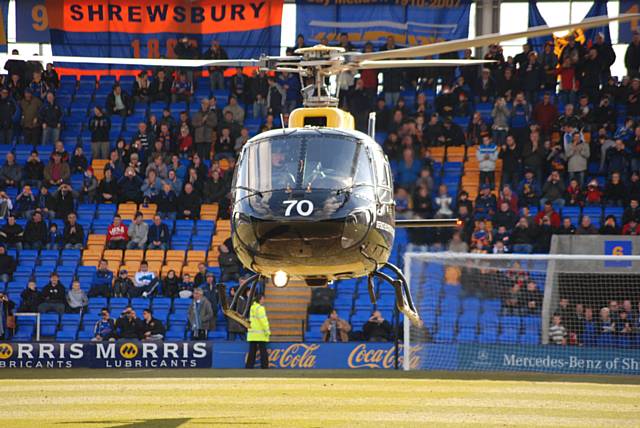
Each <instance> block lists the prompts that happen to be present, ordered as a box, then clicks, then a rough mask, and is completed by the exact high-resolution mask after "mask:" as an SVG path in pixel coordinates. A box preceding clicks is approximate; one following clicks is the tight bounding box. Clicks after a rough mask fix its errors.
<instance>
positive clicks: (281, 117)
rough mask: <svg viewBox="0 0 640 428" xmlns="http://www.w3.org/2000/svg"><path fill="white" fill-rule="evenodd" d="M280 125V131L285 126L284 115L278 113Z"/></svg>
mask: <svg viewBox="0 0 640 428" xmlns="http://www.w3.org/2000/svg"><path fill="white" fill-rule="evenodd" d="M280 125H282V129H285V128H286V126H284V113H280Z"/></svg>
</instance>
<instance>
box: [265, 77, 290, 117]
mask: <svg viewBox="0 0 640 428" xmlns="http://www.w3.org/2000/svg"><path fill="white" fill-rule="evenodd" d="M267 82H268V83H269V91H268V92H267V113H270V114H272V115H273V116H274V117H278V116H280V114H281V113H282V111H283V109H284V105H285V101H286V96H287V93H286V91H285V90H284V88H283V87H282V86H280V85H279V84H278V83H277V82H276V79H275V78H274V77H272V76H269V77H267Z"/></svg>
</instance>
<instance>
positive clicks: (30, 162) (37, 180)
mask: <svg viewBox="0 0 640 428" xmlns="http://www.w3.org/2000/svg"><path fill="white" fill-rule="evenodd" d="M43 179H44V164H43V163H42V161H41V160H40V158H39V157H38V151H37V150H32V151H31V154H30V156H29V159H27V162H26V163H25V164H24V167H23V169H22V180H23V185H29V186H31V187H33V188H39V187H40V186H41V185H42V180H43Z"/></svg>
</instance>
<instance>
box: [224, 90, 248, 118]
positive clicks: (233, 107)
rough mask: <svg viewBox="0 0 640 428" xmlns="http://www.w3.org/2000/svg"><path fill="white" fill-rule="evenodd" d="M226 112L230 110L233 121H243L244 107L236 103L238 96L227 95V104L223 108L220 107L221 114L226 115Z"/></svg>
mask: <svg viewBox="0 0 640 428" xmlns="http://www.w3.org/2000/svg"><path fill="white" fill-rule="evenodd" d="M227 112H231V114H232V115H233V121H234V122H235V123H239V124H242V123H244V114H245V112H244V109H243V108H242V106H240V104H238V98H236V97H235V96H233V95H232V96H230V97H229V104H227V105H226V106H225V107H224V109H222V113H223V114H225V115H226V114H227Z"/></svg>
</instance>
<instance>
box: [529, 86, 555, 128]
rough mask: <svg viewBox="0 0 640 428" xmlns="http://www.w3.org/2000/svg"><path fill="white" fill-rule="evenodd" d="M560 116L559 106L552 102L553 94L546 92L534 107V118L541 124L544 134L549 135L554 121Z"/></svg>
mask: <svg viewBox="0 0 640 428" xmlns="http://www.w3.org/2000/svg"><path fill="white" fill-rule="evenodd" d="M557 118H558V108H557V107H556V106H555V105H554V104H552V103H551V94H550V93H548V92H545V94H544V96H543V97H542V101H540V102H539V103H538V104H536V106H535V107H534V109H533V120H534V122H535V123H537V124H538V125H540V130H541V131H542V134H543V135H544V136H549V134H550V132H551V126H552V125H553V122H555V121H556V119H557Z"/></svg>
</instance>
